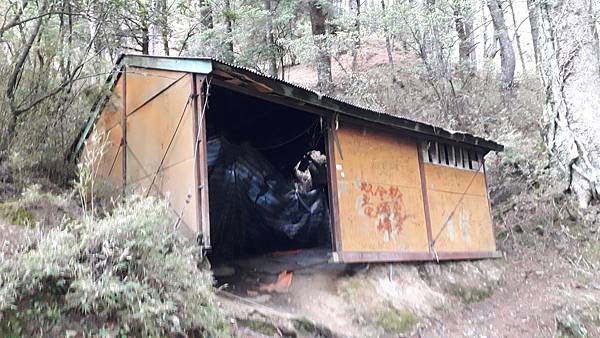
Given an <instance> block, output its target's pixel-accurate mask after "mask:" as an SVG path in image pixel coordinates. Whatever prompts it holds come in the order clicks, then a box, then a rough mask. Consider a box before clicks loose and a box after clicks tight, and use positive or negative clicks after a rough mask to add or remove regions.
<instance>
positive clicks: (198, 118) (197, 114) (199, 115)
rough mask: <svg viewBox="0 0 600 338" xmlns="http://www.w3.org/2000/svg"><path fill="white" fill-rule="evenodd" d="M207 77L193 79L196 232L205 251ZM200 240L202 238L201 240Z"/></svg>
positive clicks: (207, 216)
mask: <svg viewBox="0 0 600 338" xmlns="http://www.w3.org/2000/svg"><path fill="white" fill-rule="evenodd" d="M204 79H205V77H204V76H201V75H198V74H194V75H193V78H192V98H193V104H192V107H193V111H194V149H196V151H195V155H196V158H195V161H194V171H195V176H196V179H195V181H196V188H197V190H196V192H197V196H198V198H197V203H196V210H197V212H196V216H197V217H196V222H197V225H196V231H197V234H198V235H201V242H202V243H200V244H202V245H203V247H204V249H205V250H209V249H210V248H211V242H210V210H209V197H208V157H207V149H206V146H207V145H206V111H205V107H206V105H205V102H206V100H207V98H206V96H205V95H203V93H205V91H206V87H205V85H206V82H205V81H204ZM199 239H200V238H199Z"/></svg>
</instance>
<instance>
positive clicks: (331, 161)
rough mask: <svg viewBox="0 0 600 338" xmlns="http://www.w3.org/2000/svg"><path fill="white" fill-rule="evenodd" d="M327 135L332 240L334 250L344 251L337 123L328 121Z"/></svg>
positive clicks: (328, 190)
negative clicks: (341, 225) (336, 143)
mask: <svg viewBox="0 0 600 338" xmlns="http://www.w3.org/2000/svg"><path fill="white" fill-rule="evenodd" d="M326 130H327V135H326V139H325V142H326V144H327V148H326V154H325V155H326V156H327V165H328V168H327V169H328V170H327V192H328V197H329V213H330V220H331V224H330V227H331V240H332V244H333V245H332V247H333V250H338V251H340V250H342V240H341V237H340V236H341V230H340V207H339V200H338V196H339V195H338V194H339V193H338V184H337V174H336V151H335V137H336V136H335V135H334V134H335V132H336V130H335V121H334V120H333V119H328V120H327V127H326Z"/></svg>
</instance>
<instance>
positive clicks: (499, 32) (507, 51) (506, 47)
mask: <svg viewBox="0 0 600 338" xmlns="http://www.w3.org/2000/svg"><path fill="white" fill-rule="evenodd" d="M487 5H488V9H489V11H490V15H491V17H492V23H493V24H494V31H495V32H496V37H497V39H498V42H499V43H500V66H501V73H500V82H501V84H502V87H503V88H504V89H511V88H512V86H513V81H514V77H515V51H514V49H513V46H512V41H511V40H510V37H509V35H508V29H507V28H506V22H505V21H504V13H503V12H502V9H501V8H500V5H499V4H498V1H497V0H488V2H487Z"/></svg>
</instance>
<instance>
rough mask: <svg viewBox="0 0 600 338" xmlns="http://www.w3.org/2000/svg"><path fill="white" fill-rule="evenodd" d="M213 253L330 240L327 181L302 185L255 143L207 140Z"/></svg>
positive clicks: (224, 254)
mask: <svg viewBox="0 0 600 338" xmlns="http://www.w3.org/2000/svg"><path fill="white" fill-rule="evenodd" d="M207 150H208V175H209V176H208V177H209V197H210V223H211V241H212V247H213V254H214V255H215V256H218V257H220V258H233V257H242V256H248V255H252V254H258V253H263V252H269V251H275V250H290V249H296V248H306V247H316V246H321V245H324V244H325V243H329V241H330V233H329V212H328V209H327V197H326V196H327V195H326V192H325V189H324V187H323V186H316V187H314V188H312V189H309V190H305V189H299V187H298V186H297V184H296V183H295V182H294V179H293V178H292V175H289V177H286V176H284V175H283V174H282V173H280V172H278V171H277V170H276V169H275V167H274V166H273V165H272V164H271V163H270V162H269V161H268V160H267V159H266V158H265V157H264V156H263V155H262V154H261V153H260V152H258V151H257V150H256V149H254V148H252V147H251V146H250V145H249V144H242V145H237V144H232V143H230V142H229V141H228V140H226V139H225V138H223V137H215V138H211V139H210V140H209V141H208V144H207Z"/></svg>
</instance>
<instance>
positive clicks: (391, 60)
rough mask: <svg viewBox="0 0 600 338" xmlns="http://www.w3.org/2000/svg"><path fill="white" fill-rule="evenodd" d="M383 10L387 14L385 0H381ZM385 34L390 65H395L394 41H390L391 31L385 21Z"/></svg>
mask: <svg viewBox="0 0 600 338" xmlns="http://www.w3.org/2000/svg"><path fill="white" fill-rule="evenodd" d="M357 2H358V0H357ZM381 11H382V12H383V13H384V16H385V0H381ZM383 34H384V35H385V49H386V51H387V55H388V62H389V63H390V65H392V66H393V65H394V54H393V51H392V43H391V42H390V32H389V30H388V27H387V23H386V22H384V23H383Z"/></svg>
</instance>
